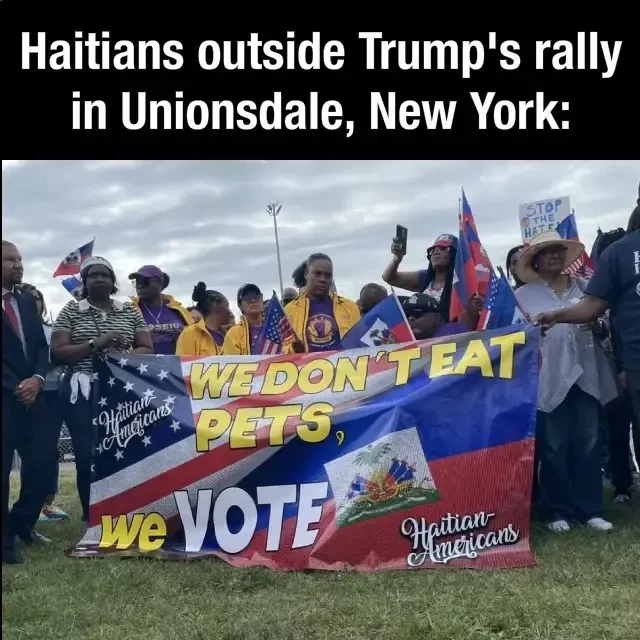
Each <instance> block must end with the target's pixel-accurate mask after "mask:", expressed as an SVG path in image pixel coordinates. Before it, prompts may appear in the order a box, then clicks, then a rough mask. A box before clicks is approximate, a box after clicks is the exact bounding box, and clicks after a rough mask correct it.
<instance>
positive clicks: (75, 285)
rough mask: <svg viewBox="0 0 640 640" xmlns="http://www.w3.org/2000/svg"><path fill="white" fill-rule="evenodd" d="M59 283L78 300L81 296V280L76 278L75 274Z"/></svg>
mask: <svg viewBox="0 0 640 640" xmlns="http://www.w3.org/2000/svg"><path fill="white" fill-rule="evenodd" d="M60 284H62V286H63V287H64V288H65V289H66V290H67V291H68V292H69V293H70V294H71V295H72V296H73V297H74V298H75V299H76V300H80V298H81V296H82V280H80V278H76V277H75V276H71V277H70V278H65V279H64V280H63V281H62V282H61V283H60Z"/></svg>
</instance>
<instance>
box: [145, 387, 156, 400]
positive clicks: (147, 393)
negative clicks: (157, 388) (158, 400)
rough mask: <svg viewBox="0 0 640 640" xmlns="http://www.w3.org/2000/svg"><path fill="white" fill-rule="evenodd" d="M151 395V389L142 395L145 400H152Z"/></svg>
mask: <svg viewBox="0 0 640 640" xmlns="http://www.w3.org/2000/svg"><path fill="white" fill-rule="evenodd" d="M153 394H154V392H153V391H151V389H147V390H146V391H145V392H144V393H143V394H142V395H143V396H144V397H145V398H151V399H152V400H153Z"/></svg>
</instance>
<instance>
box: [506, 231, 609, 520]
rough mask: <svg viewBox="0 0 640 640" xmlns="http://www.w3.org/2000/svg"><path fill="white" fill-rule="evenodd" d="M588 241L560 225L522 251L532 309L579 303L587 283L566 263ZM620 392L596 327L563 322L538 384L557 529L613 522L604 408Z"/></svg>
mask: <svg viewBox="0 0 640 640" xmlns="http://www.w3.org/2000/svg"><path fill="white" fill-rule="evenodd" d="M583 252H584V245H583V244H582V243H580V242H577V241H575V240H563V239H562V238H561V237H560V235H559V234H558V233H557V232H556V231H545V232H542V233H539V234H536V235H535V236H534V237H533V238H532V240H531V242H530V243H529V245H528V246H527V247H526V248H525V249H524V250H523V251H522V253H521V254H520V256H519V258H518V262H517V265H516V273H517V275H518V277H519V278H520V280H521V281H522V282H524V283H525V284H524V285H523V286H522V287H520V288H518V289H517V291H516V297H517V298H518V302H519V304H520V306H521V308H522V309H523V311H524V312H525V313H528V314H530V315H531V316H535V315H536V314H541V313H549V312H551V311H552V310H554V309H563V308H567V307H569V306H572V305H573V304H574V303H575V302H577V301H578V300H579V299H580V298H581V297H582V295H583V293H582V287H583V285H582V284H581V283H579V282H578V280H577V279H575V278H573V277H571V276H568V275H566V269H567V267H568V266H569V265H571V264H573V263H574V262H575V260H576V259H577V258H578V257H579V256H581V255H582V253H583ZM617 395H618V392H617V388H616V385H615V381H614V379H613V375H612V374H611V371H610V368H609V364H608V362H607V358H606V355H605V353H604V351H603V349H602V347H601V346H600V343H599V342H598V341H597V340H596V339H594V335H593V333H592V330H591V327H590V326H588V327H583V328H581V329H577V328H574V327H566V326H565V327H557V328H554V329H552V330H551V331H549V332H548V333H547V334H546V335H545V337H544V338H543V341H542V364H541V366H540V372H539V382H538V427H537V437H536V445H537V447H538V451H539V455H540V470H539V488H540V499H541V503H542V507H543V509H544V510H545V511H546V516H547V518H548V528H549V529H550V530H551V531H552V532H554V533H563V532H565V531H569V530H570V529H571V523H573V522H579V523H581V524H586V525H587V526H589V527H590V528H592V529H595V530H598V531H609V530H610V529H612V528H613V525H612V524H611V523H610V522H608V521H606V520H605V519H604V518H603V517H602V511H603V485H602V470H601V467H600V446H599V444H600V425H599V416H600V407H599V405H601V406H605V405H606V404H607V403H608V402H610V401H611V400H613V399H614V398H616V397H617Z"/></svg>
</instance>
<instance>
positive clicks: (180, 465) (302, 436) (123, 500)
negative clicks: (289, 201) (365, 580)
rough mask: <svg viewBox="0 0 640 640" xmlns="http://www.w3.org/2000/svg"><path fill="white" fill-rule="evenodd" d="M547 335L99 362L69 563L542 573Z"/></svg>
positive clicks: (528, 330)
mask: <svg viewBox="0 0 640 640" xmlns="http://www.w3.org/2000/svg"><path fill="white" fill-rule="evenodd" d="M539 346H540V330H539V328H537V327H533V326H532V325H530V324H527V325H520V326H518V327H510V328H509V329H502V330H498V331H486V332H481V333H471V334H462V335H457V336H448V337H446V338H441V339H436V340H429V341H423V342H418V343H409V344H405V345H387V346H383V347H373V348H370V349H353V350H350V351H340V352H334V353H323V354H313V353H306V354H298V355H287V356H283V355H277V356H244V357H243V356H221V357H208V358H194V357H187V358H185V357H178V356H134V355H123V356H120V357H117V358H116V357H113V356H109V357H108V358H107V359H106V360H102V361H100V362H99V363H98V365H97V367H96V371H95V373H96V374H97V382H96V384H97V387H96V389H95V391H96V415H95V418H94V420H95V424H96V426H97V427H98V432H99V438H98V446H97V450H96V455H95V459H94V477H93V483H92V486H91V509H90V516H89V523H88V529H87V531H86V534H85V536H84V538H83V539H82V540H81V541H80V542H79V543H78V544H77V545H76V547H75V548H74V549H73V550H72V551H71V552H70V553H71V555H73V556H76V557H96V556H100V555H106V554H109V555H151V556H156V557H161V558H168V559H171V558H173V559H186V558H198V557H202V556H206V555H212V556H217V557H219V558H222V559H223V560H225V561H226V562H228V563H229V564H231V565H233V566H236V567H247V566H255V565H263V566H267V567H271V568H273V569H284V570H300V569H327V570H334V571H344V570H346V569H348V568H349V569H355V570H358V571H373V570H378V569H408V568H426V569H429V568H439V567H457V568H498V567H521V566H526V565H532V564H535V558H534V556H533V554H532V552H531V550H530V546H529V517H530V497H531V484H532V477H533V451H534V431H535V417H536V405H537V383H538V351H539Z"/></svg>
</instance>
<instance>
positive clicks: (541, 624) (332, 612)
mask: <svg viewBox="0 0 640 640" xmlns="http://www.w3.org/2000/svg"><path fill="white" fill-rule="evenodd" d="M61 491H62V492H61V496H60V501H59V504H60V506H62V507H63V508H66V509H67V510H68V511H69V512H70V513H71V514H72V516H73V519H72V520H71V521H70V522H68V523H58V524H46V525H39V530H40V531H41V533H43V534H44V535H46V536H48V537H50V538H52V539H53V540H54V544H53V545H50V546H48V547H47V548H40V549H31V550H28V551H27V552H26V553H25V563H24V564H23V565H20V566H17V567H6V568H5V567H3V572H2V605H3V606H2V633H3V637H4V638H6V639H7V640H31V639H34V640H35V639H38V640H55V639H57V638H66V639H67V640H98V639H100V640H123V639H126V640H142V639H144V640H173V639H176V640H178V639H179V640H183V639H184V640H245V639H246V640H263V639H264V640H271V639H273V640H290V639H291V640H293V639H298V638H300V639H303V640H315V639H320V638H322V639H329V638H330V639H342V638H344V639H349V640H481V639H482V640H485V639H498V638H504V639H505V640H524V639H527V640H529V639H532V640H533V639H534V638H535V639H536V640H541V639H547V638H548V639H550V640H551V639H553V640H568V639H571V640H596V639H598V640H600V639H603V640H604V639H606V640H618V639H625V640H626V639H629V640H631V639H632V638H634V637H635V638H637V637H638V629H640V507H639V506H638V504H636V506H635V507H632V508H629V507H613V506H612V507H610V508H609V509H608V516H609V517H610V518H611V519H612V520H613V521H614V523H615V524H616V530H615V532H613V533H610V534H608V535H607V534H604V535H603V534H597V533H592V532H590V531H586V530H576V531H572V532H571V533H569V534H568V535H565V536H562V537H557V536H553V535H552V534H548V533H546V532H544V531H542V530H541V529H540V528H539V527H536V528H535V529H534V535H533V544H534V548H535V550H536V553H537V555H538V561H539V565H538V566H537V567H535V568H531V569H525V570H511V571H498V572H493V573H488V572H487V573H483V572H472V571H455V570H449V571H437V572H435V571H424V572H393V573H391V572H389V573H378V574H373V575H358V574H352V573H311V572H309V573H306V572H299V573H275V572H272V571H268V570H263V569H249V570H242V569H233V568H231V567H228V566H227V565H225V564H223V563H222V562H220V561H218V560H214V559H212V560H203V561H195V562H190V563H181V562H160V561H153V560H141V559H124V558H123V559H118V558H108V559H94V560H79V559H75V560H74V559H70V558H67V557H66V556H65V555H63V550H64V549H65V547H67V546H69V543H70V542H72V541H75V540H77V539H78V538H79V537H80V534H81V525H80V522H79V513H78V509H79V505H78V503H77V498H76V495H75V486H74V476H73V474H72V472H63V474H62V477H61ZM634 629H635V631H634Z"/></svg>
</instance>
